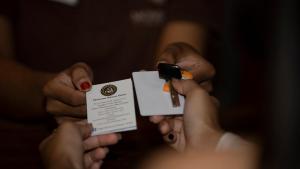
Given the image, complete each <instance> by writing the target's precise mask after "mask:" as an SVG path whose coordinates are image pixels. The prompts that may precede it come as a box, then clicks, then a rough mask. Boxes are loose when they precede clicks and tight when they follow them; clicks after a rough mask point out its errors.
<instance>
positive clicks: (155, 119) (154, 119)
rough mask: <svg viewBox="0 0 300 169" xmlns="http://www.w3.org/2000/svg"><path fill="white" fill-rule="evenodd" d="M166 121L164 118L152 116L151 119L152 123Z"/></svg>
mask: <svg viewBox="0 0 300 169" xmlns="http://www.w3.org/2000/svg"><path fill="white" fill-rule="evenodd" d="M163 119H164V116H151V117H149V120H150V121H151V122H152V123H155V124H157V123H159V122H160V121H162V120H163Z"/></svg>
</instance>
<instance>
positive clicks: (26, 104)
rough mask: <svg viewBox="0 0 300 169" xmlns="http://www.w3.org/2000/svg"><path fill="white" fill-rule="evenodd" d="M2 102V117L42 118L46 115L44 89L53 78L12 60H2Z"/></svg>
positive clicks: (0, 71) (0, 65) (0, 95)
mask: <svg viewBox="0 0 300 169" xmlns="http://www.w3.org/2000/svg"><path fill="white" fill-rule="evenodd" d="M0 67H1V69H0V77H1V79H2V80H1V81H0V90H1V92H0V93H1V94H0V100H1V105H2V106H1V107H2V110H3V109H4V110H5V111H1V112H2V115H4V116H7V117H9V118H18V119H23V118H40V117H43V116H45V115H46V113H45V108H44V105H43V104H44V103H43V100H44V97H43V93H42V88H43V86H44V84H45V83H46V82H47V81H48V80H49V79H50V78H52V77H53V75H52V74H50V73H44V72H37V71H34V70H31V69H29V68H27V67H25V66H24V65H21V64H19V63H17V62H15V61H13V60H12V59H7V58H0Z"/></svg>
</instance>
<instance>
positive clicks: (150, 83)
mask: <svg viewBox="0 0 300 169" xmlns="http://www.w3.org/2000/svg"><path fill="white" fill-rule="evenodd" d="M132 77H133V81H134V87H135V91H136V95H137V99H138V104H139V108H140V113H141V115H142V116H153V115H178V114H182V113H183V107H184V100H185V99H184V97H183V96H181V95H180V96H179V101H180V106H179V107H173V106H172V101H171V97H170V93H168V92H164V91H163V85H164V83H165V82H166V81H165V80H164V79H160V78H159V74H158V71H147V72H133V73H132Z"/></svg>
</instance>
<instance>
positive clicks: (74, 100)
mask: <svg viewBox="0 0 300 169" xmlns="http://www.w3.org/2000/svg"><path fill="white" fill-rule="evenodd" d="M69 102H70V104H71V105H72V106H77V105H80V104H81V102H80V98H79V96H78V95H77V93H76V92H72V93H71V94H70V98H69Z"/></svg>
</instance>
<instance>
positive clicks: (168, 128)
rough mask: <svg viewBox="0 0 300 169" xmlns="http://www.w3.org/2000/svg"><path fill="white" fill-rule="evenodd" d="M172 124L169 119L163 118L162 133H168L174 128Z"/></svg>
mask: <svg viewBox="0 0 300 169" xmlns="http://www.w3.org/2000/svg"><path fill="white" fill-rule="evenodd" d="M172 126H173V125H172ZM172 126H171V125H170V124H169V123H168V121H166V120H163V121H161V122H160V123H159V131H160V133H161V134H162V135H166V134H168V133H170V132H171V131H172V130H173V129H172Z"/></svg>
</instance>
